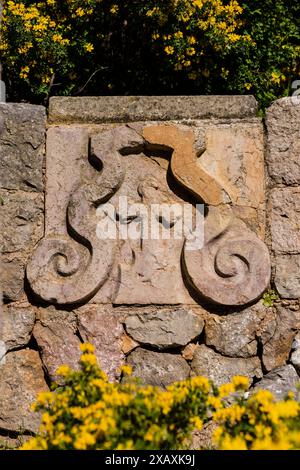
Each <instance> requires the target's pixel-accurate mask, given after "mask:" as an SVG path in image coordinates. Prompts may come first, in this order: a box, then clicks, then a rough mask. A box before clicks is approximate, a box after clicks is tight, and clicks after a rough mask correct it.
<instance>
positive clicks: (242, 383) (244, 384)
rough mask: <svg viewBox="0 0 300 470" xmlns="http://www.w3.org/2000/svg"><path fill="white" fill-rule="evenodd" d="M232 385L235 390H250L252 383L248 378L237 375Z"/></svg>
mask: <svg viewBox="0 0 300 470" xmlns="http://www.w3.org/2000/svg"><path fill="white" fill-rule="evenodd" d="M232 383H233V386H234V388H235V390H248V389H249V387H250V381H249V379H248V377H243V376H240V375H236V376H235V377H233V378H232Z"/></svg>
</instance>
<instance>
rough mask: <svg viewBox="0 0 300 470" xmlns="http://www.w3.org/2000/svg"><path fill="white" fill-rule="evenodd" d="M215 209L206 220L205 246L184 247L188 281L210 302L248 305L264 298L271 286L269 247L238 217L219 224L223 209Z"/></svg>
mask: <svg viewBox="0 0 300 470" xmlns="http://www.w3.org/2000/svg"><path fill="white" fill-rule="evenodd" d="M213 209H214V211H213V210H212V208H210V209H209V213H208V216H207V217H206V219H205V223H204V233H205V239H204V246H203V248H202V249H201V250H193V251H191V250H188V249H184V257H183V270H184V272H186V273H187V282H188V283H189V285H190V286H191V288H192V289H194V290H195V291H196V292H197V293H198V294H199V295H200V296H202V297H204V298H205V299H206V300H208V301H209V302H212V303H215V304H220V305H227V306H242V305H247V304H249V303H251V302H253V301H254V300H257V299H258V298H259V297H261V295H262V294H263V292H264V291H265V290H266V288H267V286H268V285H269V282H270V276H271V263H270V255H269V252H268V249H267V247H266V245H265V244H264V243H263V242H262V241H261V240H260V239H259V238H258V237H257V236H256V235H255V234H254V233H253V232H251V231H250V230H249V228H247V226H246V225H245V224H244V222H242V221H241V220H239V219H236V218H230V217H228V219H229V220H228V222H227V223H226V224H225V226H221V225H219V221H220V220H221V221H222V218H223V217H222V215H221V211H222V208H221V207H220V206H219V207H217V208H213ZM229 216H230V212H229ZM185 248H186V245H185Z"/></svg>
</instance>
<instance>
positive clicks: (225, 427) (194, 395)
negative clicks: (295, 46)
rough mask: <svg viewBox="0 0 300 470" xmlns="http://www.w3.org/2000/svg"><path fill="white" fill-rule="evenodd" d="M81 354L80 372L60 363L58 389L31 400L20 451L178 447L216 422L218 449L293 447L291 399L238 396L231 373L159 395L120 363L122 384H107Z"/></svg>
mask: <svg viewBox="0 0 300 470" xmlns="http://www.w3.org/2000/svg"><path fill="white" fill-rule="evenodd" d="M81 350H82V355H81V358H80V362H79V364H80V370H77V371H73V370H72V369H70V367H69V366H67V365H62V366H61V367H59V369H58V371H57V373H58V375H60V376H61V377H62V378H63V379H64V385H63V386H56V389H55V390H53V391H51V392H46V393H41V394H40V395H39V396H38V398H37V401H36V403H35V404H34V405H33V409H34V410H35V411H37V412H41V425H40V430H39V433H38V435H37V436H36V437H33V438H32V439H30V440H29V441H27V442H26V443H25V444H23V446H22V447H21V449H22V450H46V449H47V450H71V449H77V450H96V449H97V450H104V449H106V450H130V449H132V450H161V449H162V450H163V449H164V450H171V449H183V448H186V447H187V446H188V445H189V438H190V437H191V433H192V431H193V430H195V429H198V430H201V429H202V427H203V425H204V424H205V423H206V422H208V421H210V420H211V419H214V420H215V421H216V422H217V423H219V425H220V426H219V428H218V429H217V431H216V432H215V436H214V439H215V443H216V445H217V446H218V447H219V448H220V449H245V450H246V449H266V448H274V449H275V448H276V449H277V448H278V449H285V448H289V449H290V448H291V449H294V448H300V434H299V432H300V431H299V430H300V421H299V417H300V405H299V403H298V402H297V401H296V400H295V399H294V398H293V397H292V396H288V397H287V399H286V401H282V402H277V403H276V402H275V401H274V398H273V396H272V394H270V393H269V392H267V391H258V392H256V393H255V394H253V395H252V396H251V397H250V398H249V399H246V398H245V396H244V393H245V391H246V390H248V388H249V385H250V383H249V380H248V379H247V378H245V377H239V376H238V377H234V378H233V379H232V382H231V383H228V384H224V385H221V386H220V387H216V386H215V385H214V384H213V383H212V382H211V381H209V380H208V379H207V378H205V377H193V378H189V379H186V380H184V381H181V382H177V383H174V384H172V385H169V386H168V387H166V389H165V390H163V389H161V388H159V387H154V386H150V385H141V384H140V383H139V381H138V380H137V379H133V378H132V377H131V372H132V371H131V368H130V367H129V366H128V365H124V366H122V368H121V372H122V374H123V379H124V380H123V381H122V383H109V382H108V380H107V377H106V375H105V373H104V372H103V371H102V370H101V369H100V367H99V366H98V363H97V359H96V356H95V354H94V347H93V346H92V345H91V344H83V345H81ZM229 397H230V400H228V398H229ZM228 403H231V404H230V405H228Z"/></svg>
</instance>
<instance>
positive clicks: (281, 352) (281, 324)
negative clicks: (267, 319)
mask: <svg viewBox="0 0 300 470" xmlns="http://www.w3.org/2000/svg"><path fill="white" fill-rule="evenodd" d="M275 322H276V327H275V330H274V333H273V334H272V335H271V336H270V332H267V336H268V339H267V340H266V338H265V337H264V334H262V342H263V355H262V361H263V365H264V367H265V369H266V370H267V371H271V370H272V369H275V368H277V367H280V366H284V365H285V363H286V361H287V360H288V358H289V356H290V352H291V348H292V343H293V340H294V338H295V336H296V333H297V331H299V329H300V310H291V309H289V308H285V307H282V306H280V305H277V306H276V317H275Z"/></svg>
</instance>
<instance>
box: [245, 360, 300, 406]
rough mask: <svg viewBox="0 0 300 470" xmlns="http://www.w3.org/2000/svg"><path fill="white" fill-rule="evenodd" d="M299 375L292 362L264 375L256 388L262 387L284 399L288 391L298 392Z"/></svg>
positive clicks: (279, 398)
mask: <svg viewBox="0 0 300 470" xmlns="http://www.w3.org/2000/svg"><path fill="white" fill-rule="evenodd" d="M299 380H300V379H299V376H298V375H297V372H296V371H295V369H294V367H293V366H292V365H291V364H288V365H286V366H283V367H279V368H278V369H275V370H273V371H271V372H269V373H268V374H267V375H265V376H264V377H263V379H262V380H261V381H260V382H258V383H257V384H256V385H255V387H254V390H257V389H258V388H261V389H263V390H269V391H270V392H272V393H273V395H274V396H275V398H276V399H277V400H283V399H284V397H285V396H286V395H287V393H288V392H290V391H291V392H294V393H295V394H297V385H299Z"/></svg>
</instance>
